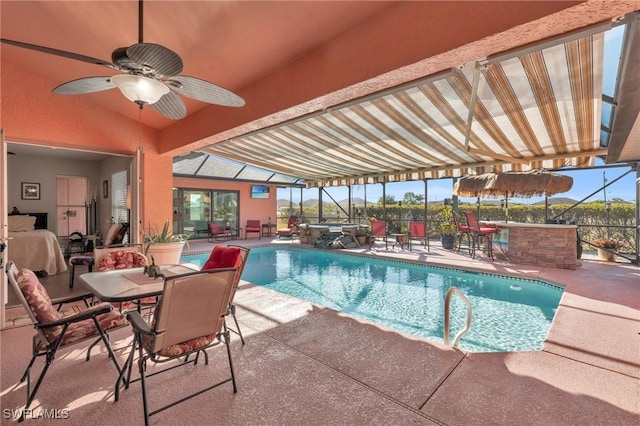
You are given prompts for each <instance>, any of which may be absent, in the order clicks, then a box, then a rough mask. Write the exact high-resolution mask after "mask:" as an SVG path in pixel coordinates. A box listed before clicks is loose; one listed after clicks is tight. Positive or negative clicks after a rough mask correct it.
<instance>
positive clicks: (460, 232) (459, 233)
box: [451, 211, 472, 255]
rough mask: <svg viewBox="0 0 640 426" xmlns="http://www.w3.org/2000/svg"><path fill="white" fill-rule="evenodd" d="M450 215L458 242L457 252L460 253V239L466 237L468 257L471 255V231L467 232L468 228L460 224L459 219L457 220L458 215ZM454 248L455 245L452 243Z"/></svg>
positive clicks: (454, 213)
mask: <svg viewBox="0 0 640 426" xmlns="http://www.w3.org/2000/svg"><path fill="white" fill-rule="evenodd" d="M451 215H452V216H453V223H454V224H455V225H456V241H457V242H458V248H457V251H460V246H461V245H462V237H463V236H466V237H467V247H469V255H471V239H472V237H471V231H470V230H469V226H467V225H462V224H460V219H458V215H457V214H456V212H454V211H452V212H451ZM454 246H455V243H454Z"/></svg>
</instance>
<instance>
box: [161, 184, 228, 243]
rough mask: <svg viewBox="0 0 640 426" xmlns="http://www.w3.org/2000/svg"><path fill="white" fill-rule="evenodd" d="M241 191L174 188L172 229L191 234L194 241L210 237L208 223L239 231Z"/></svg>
mask: <svg viewBox="0 0 640 426" xmlns="http://www.w3.org/2000/svg"><path fill="white" fill-rule="evenodd" d="M238 200H239V193H238V191H219V190H215V189H190V188H174V189H173V221H174V223H173V228H174V231H175V230H177V232H181V233H192V234H193V236H192V238H199V237H200V238H204V237H207V235H208V231H207V229H208V228H207V224H208V223H209V222H215V223H217V224H218V226H219V227H220V228H226V229H236V228H237V226H238V220H239V209H238Z"/></svg>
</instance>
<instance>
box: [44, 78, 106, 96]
mask: <svg viewBox="0 0 640 426" xmlns="http://www.w3.org/2000/svg"><path fill="white" fill-rule="evenodd" d="M115 87H117V86H116V85H115V84H113V83H111V77H84V78H79V79H77V80H72V81H68V82H66V83H63V84H61V85H60V86H58V87H56V88H55V89H53V93H57V94H58V95H82V94H83V93H93V92H101V91H103V90H109V89H113V88H115Z"/></svg>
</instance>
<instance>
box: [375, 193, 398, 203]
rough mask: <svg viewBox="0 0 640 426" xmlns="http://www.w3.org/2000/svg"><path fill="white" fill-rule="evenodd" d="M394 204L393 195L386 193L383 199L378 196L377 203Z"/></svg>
mask: <svg viewBox="0 0 640 426" xmlns="http://www.w3.org/2000/svg"><path fill="white" fill-rule="evenodd" d="M383 202H384V204H386V205H389V204H396V197H394V196H393V195H387V196H386V197H385V198H384V199H383V198H382V197H380V198H378V204H383Z"/></svg>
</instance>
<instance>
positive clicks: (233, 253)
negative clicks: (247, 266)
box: [202, 246, 242, 269]
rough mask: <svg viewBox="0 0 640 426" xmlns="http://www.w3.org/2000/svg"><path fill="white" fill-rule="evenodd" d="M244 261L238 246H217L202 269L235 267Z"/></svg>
mask: <svg viewBox="0 0 640 426" xmlns="http://www.w3.org/2000/svg"><path fill="white" fill-rule="evenodd" d="M241 261H242V259H241V257H240V249H239V248H238V247H223V246H216V247H215V248H214V249H213V251H212V252H211V255H210V256H209V259H207V261H206V262H205V263H204V265H202V269H214V268H233V267H236V266H238V265H239V264H240V262H241Z"/></svg>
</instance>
